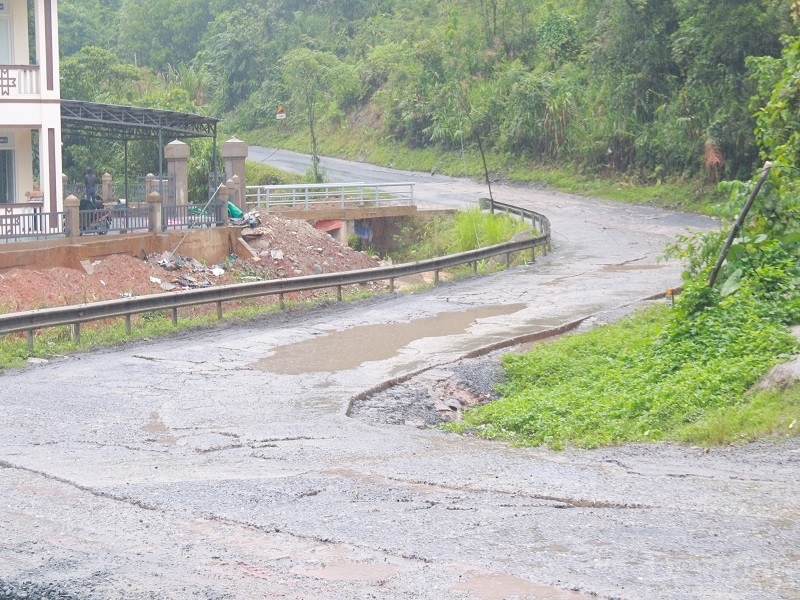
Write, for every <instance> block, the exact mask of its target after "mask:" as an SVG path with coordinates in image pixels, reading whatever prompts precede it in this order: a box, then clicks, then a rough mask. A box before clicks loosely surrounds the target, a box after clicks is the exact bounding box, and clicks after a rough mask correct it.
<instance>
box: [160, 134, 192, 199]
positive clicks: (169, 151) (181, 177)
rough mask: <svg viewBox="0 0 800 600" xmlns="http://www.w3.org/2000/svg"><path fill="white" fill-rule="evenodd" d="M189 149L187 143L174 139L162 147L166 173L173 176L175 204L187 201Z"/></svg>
mask: <svg viewBox="0 0 800 600" xmlns="http://www.w3.org/2000/svg"><path fill="white" fill-rule="evenodd" d="M190 154H191V149H190V148H189V145H188V144H185V143H184V142H181V141H179V140H175V141H174V142H170V143H169V144H167V145H166V147H165V148H164V158H166V159H167V174H168V175H169V176H170V177H174V178H175V204H177V205H178V206H182V205H186V204H188V203H189V166H188V165H189V156H190Z"/></svg>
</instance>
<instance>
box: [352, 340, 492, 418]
mask: <svg viewBox="0 0 800 600" xmlns="http://www.w3.org/2000/svg"><path fill="white" fill-rule="evenodd" d="M501 352H507V350H505V351H501ZM499 357H500V352H494V353H491V354H487V355H486V356H482V357H480V358H474V359H465V360H461V361H459V362H457V363H454V364H451V365H447V366H446V367H441V368H437V369H431V370H430V371H426V372H425V373H422V374H420V375H418V376H416V377H414V378H413V379H411V380H410V381H407V382H405V383H399V384H397V385H393V386H391V387H389V388H388V389H386V390H383V391H381V392H377V393H375V394H370V395H368V396H366V397H360V398H357V399H355V400H354V401H353V403H352V406H351V408H350V411H349V412H348V415H349V416H350V417H353V418H355V419H359V420H361V421H365V422H368V423H373V424H382V425H408V426H412V427H419V428H425V427H430V426H433V425H439V424H441V423H444V422H447V421H453V420H457V419H460V418H461V414H462V411H464V410H465V409H467V408H470V407H473V406H477V405H479V404H485V403H487V402H491V401H493V400H496V399H497V394H496V392H495V388H496V387H497V385H498V384H499V383H501V382H502V379H503V376H504V375H503V373H504V371H503V368H502V365H501V364H500V361H499Z"/></svg>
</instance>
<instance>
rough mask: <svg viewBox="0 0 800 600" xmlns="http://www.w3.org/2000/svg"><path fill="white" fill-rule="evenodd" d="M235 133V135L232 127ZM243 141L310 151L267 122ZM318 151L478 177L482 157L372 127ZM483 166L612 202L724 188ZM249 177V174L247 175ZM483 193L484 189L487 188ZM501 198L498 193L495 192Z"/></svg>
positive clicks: (490, 158) (695, 197) (298, 137)
mask: <svg viewBox="0 0 800 600" xmlns="http://www.w3.org/2000/svg"><path fill="white" fill-rule="evenodd" d="M237 135H239V134H238V133H237ZM240 137H242V138H243V139H245V140H246V141H247V142H248V143H251V144H259V145H264V146H269V147H280V148H286V149H289V150H295V151H297V152H305V153H309V152H310V142H309V137H308V131H306V130H299V131H296V132H291V131H281V132H279V131H277V130H276V128H275V127H274V126H273V127H268V128H262V129H256V130H253V131H250V132H247V133H245V134H242V135H240ZM318 147H319V151H320V153H321V154H323V155H325V156H334V157H339V158H344V159H349V160H356V161H358V160H363V161H366V162H369V163H373V164H377V165H383V166H387V167H393V168H396V169H403V170H409V171H423V172H436V173H441V174H445V175H452V176H456V177H470V178H472V179H475V180H478V181H483V180H484V178H485V176H484V171H483V163H482V161H481V158H480V154H479V153H478V150H477V147H476V146H475V145H474V144H471V145H467V146H465V148H464V152H463V153H462V152H461V150H460V149H459V150H444V149H442V148H438V147H436V148H434V147H428V148H409V147H407V146H405V145H402V144H399V145H398V144H395V143H393V142H392V141H391V140H387V139H385V138H383V137H381V136H380V135H378V134H377V132H376V131H374V130H371V129H358V128H355V127H347V128H335V127H328V128H325V129H324V131H323V132H322V133H321V134H320V135H319V136H318ZM486 162H487V167H488V169H489V173H490V177H491V179H492V181H493V182H497V181H500V180H508V181H509V182H511V183H519V184H529V185H532V186H535V187H542V188H548V189H552V190H556V191H561V192H565V193H570V194H579V195H584V196H592V197H596V198H602V199H606V200H614V201H617V202H629V203H634V204H644V205H650V206H655V207H661V208H668V209H675V210H683V211H689V212H698V213H704V214H711V213H712V207H713V206H714V205H716V204H719V203H720V202H722V201H723V200H724V198H725V194H724V193H723V192H720V191H719V190H717V188H716V186H715V185H713V184H710V183H707V182H705V181H701V180H682V179H677V178H676V179H671V180H655V181H646V182H642V181H638V180H637V178H635V177H631V176H628V175H625V174H619V173H615V174H598V173H581V172H580V171H579V170H578V169H576V167H575V166H574V165H571V164H561V163H558V164H556V163H552V164H547V163H542V162H537V161H534V160H531V159H529V158H526V157H520V156H515V155H510V154H504V153H493V152H489V153H488V154H487V155H486ZM248 181H249V179H248ZM487 196H488V190H487ZM498 200H502V198H498Z"/></svg>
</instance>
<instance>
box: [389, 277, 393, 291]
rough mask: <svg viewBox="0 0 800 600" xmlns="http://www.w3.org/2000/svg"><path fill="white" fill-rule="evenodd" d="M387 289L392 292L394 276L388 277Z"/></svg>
mask: <svg viewBox="0 0 800 600" xmlns="http://www.w3.org/2000/svg"><path fill="white" fill-rule="evenodd" d="M389 291H390V292H392V293H394V277H390V278H389Z"/></svg>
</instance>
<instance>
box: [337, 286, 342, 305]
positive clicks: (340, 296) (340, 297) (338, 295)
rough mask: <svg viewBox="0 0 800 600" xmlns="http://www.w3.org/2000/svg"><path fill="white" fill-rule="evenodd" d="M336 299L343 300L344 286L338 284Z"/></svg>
mask: <svg viewBox="0 0 800 600" xmlns="http://www.w3.org/2000/svg"><path fill="white" fill-rule="evenodd" d="M336 299H337V300H338V301H339V302H341V301H342V286H340V285H337V286H336Z"/></svg>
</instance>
